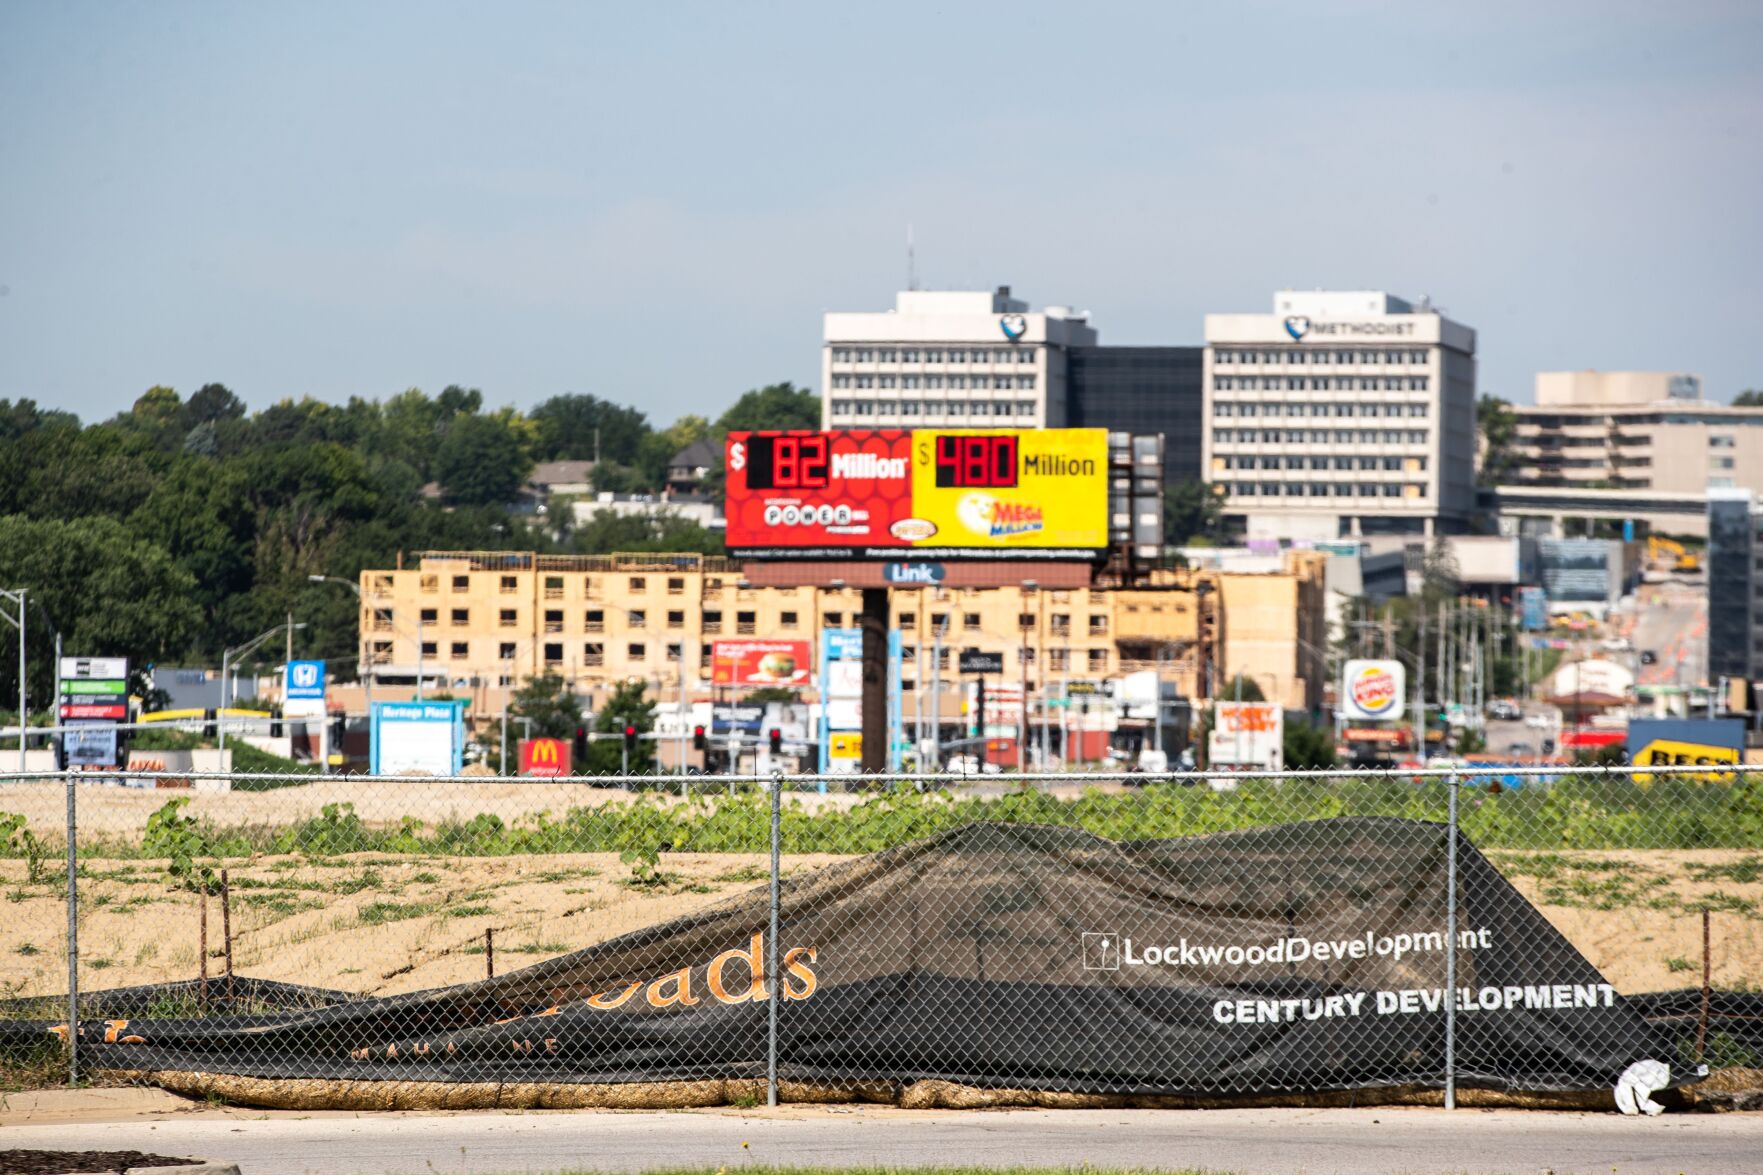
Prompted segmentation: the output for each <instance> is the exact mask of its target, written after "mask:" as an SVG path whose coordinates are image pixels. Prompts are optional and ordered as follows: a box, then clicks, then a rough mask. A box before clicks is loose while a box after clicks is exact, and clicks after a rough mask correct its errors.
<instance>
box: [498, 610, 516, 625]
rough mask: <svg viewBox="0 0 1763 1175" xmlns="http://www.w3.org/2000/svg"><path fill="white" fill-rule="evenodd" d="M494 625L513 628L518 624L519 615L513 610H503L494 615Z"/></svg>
mask: <svg viewBox="0 0 1763 1175" xmlns="http://www.w3.org/2000/svg"><path fill="white" fill-rule="evenodd" d="M496 623H497V624H499V625H500V626H501V627H503V628H514V627H516V626H517V625H519V623H520V614H519V613H518V612H516V611H515V610H514V609H513V608H504V609H502V610H501V611H500V612H498V613H496Z"/></svg>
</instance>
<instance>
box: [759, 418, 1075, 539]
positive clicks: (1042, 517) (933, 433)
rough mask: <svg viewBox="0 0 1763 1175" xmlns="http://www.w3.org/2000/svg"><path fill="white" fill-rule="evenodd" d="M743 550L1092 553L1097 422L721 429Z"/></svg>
mask: <svg viewBox="0 0 1763 1175" xmlns="http://www.w3.org/2000/svg"><path fill="white" fill-rule="evenodd" d="M725 457H726V465H727V471H728V481H727V486H728V501H727V509H726V513H727V515H728V531H727V539H726V541H727V543H728V547H729V552H730V554H732V555H735V556H736V557H740V558H798V559H803V558H808V559H812V558H867V559H899V558H900V557H901V556H902V555H904V554H908V553H910V554H912V555H914V556H917V557H920V558H924V559H931V560H934V559H940V558H968V559H985V558H991V559H996V558H1043V559H1090V558H1093V557H1095V555H1096V554H1097V552H1099V551H1101V550H1102V549H1104V548H1106V547H1107V545H1108V433H1107V431H1106V430H1105V429H1099V428H1066V429H1027V430H1018V429H920V430H917V431H907V430H904V429H877V430H863V429H857V430H841V431H836V432H810V431H806V430H795V431H789V432H731V433H730V434H729V435H728V440H727V448H726V451H725Z"/></svg>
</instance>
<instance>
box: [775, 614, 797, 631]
mask: <svg viewBox="0 0 1763 1175" xmlns="http://www.w3.org/2000/svg"><path fill="white" fill-rule="evenodd" d="M777 624H778V627H779V628H794V627H796V624H797V619H796V614H795V613H794V612H779V613H778V615H777Z"/></svg>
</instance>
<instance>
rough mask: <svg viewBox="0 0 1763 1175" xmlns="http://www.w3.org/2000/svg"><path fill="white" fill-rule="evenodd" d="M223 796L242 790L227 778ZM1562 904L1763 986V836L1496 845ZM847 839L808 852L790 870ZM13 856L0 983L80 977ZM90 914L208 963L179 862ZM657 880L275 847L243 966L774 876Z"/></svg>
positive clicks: (677, 902)
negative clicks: (1747, 845) (1699, 844)
mask: <svg viewBox="0 0 1763 1175" xmlns="http://www.w3.org/2000/svg"><path fill="white" fill-rule="evenodd" d="M222 798H224V797H222ZM1491 856H1492V857H1493V859H1494V860H1495V862H1496V864H1498V865H1499V866H1500V868H1501V869H1502V870H1504V871H1505V872H1506V873H1507V875H1508V876H1509V877H1511V878H1512V879H1513V881H1514V882H1515V883H1516V884H1517V886H1518V888H1519V889H1520V891H1521V892H1523V893H1524V894H1525V896H1526V897H1528V898H1529V899H1530V900H1532V901H1533V902H1536V903H1537V904H1538V905H1539V906H1540V908H1541V909H1542V911H1543V913H1544V914H1545V915H1546V916H1547V917H1548V918H1549V920H1550V921H1551V922H1552V923H1553V924H1554V925H1555V926H1556V927H1557V928H1558V929H1559V930H1561V931H1562V933H1563V934H1565V935H1566V936H1567V938H1568V940H1569V941H1570V942H1572V943H1573V944H1574V945H1575V946H1576V947H1577V948H1578V949H1579V950H1580V951H1581V952H1582V953H1583V954H1585V955H1586V956H1587V958H1589V959H1590V960H1591V961H1592V963H1593V964H1595V965H1596V966H1597V967H1598V968H1599V969H1600V970H1602V971H1603V973H1604V974H1605V975H1606V976H1607V977H1608V978H1609V979H1610V981H1611V982H1612V983H1613V984H1615V985H1616V987H1617V988H1618V989H1620V990H1623V991H1653V990H1660V989H1664V988H1672V987H1687V986H1692V985H1694V984H1696V983H1699V982H1700V971H1701V917H1700V913H1699V909H1697V908H1696V907H1697V904H1698V903H1706V904H1709V905H1711V906H1712V907H1714V909H1715V913H1714V914H1713V964H1714V968H1713V969H1714V983H1715V985H1716V986H1719V987H1737V986H1746V985H1748V986H1752V987H1755V986H1759V985H1763V854H1759V853H1747V852H1737V851H1715V850H1708V851H1696V852H1659V851H1645V852H1642V851H1629V852H1608V853H1518V852H1497V853H1493V854H1491ZM836 859H837V858H833V857H790V858H786V859H785V867H786V870H788V871H790V872H794V871H797V870H802V869H812V868H816V867H818V866H820V865H822V864H824V863H826V862H828V861H832V860H836ZM26 868H27V867H26V863H25V862H23V861H16V860H4V861H0V892H3V896H4V898H5V904H4V905H3V906H0V917H3V918H4V919H5V926H6V932H7V933H6V935H5V937H4V946H0V994H9V995H38V994H49V993H53V992H58V991H62V990H64V989H65V985H66V974H67V962H66V954H65V945H64V933H65V926H66V913H65V909H64V906H63V904H62V888H61V885H62V883H61V880H60V878H59V876H55V875H46V876H45V877H44V879H43V880H40V881H38V882H37V883H35V884H31V883H30V882H29V881H28V880H27V878H26ZM85 868H86V869H87V870H88V871H89V877H90V880H89V881H88V882H86V883H85V884H84V887H83V889H82V895H83V898H82V905H81V916H80V936H81V964H82V965H81V974H82V983H83V984H84V985H85V986H87V987H88V988H93V989H95V988H100V987H119V986H125V985H128V984H136V983H151V982H160V981H164V980H169V979H186V978H190V977H192V976H194V975H195V974H196V971H197V941H198V910H197V902H198V899H197V897H196V895H195V894H193V893H190V892H188V891H185V890H180V889H177V888H174V887H173V886H172V884H171V882H170V880H169V879H168V877H167V874H166V872H165V863H164V862H163V861H150V860H126V861H105V860H91V861H88V862H86V865H85ZM662 868H663V869H664V870H665V871H666V873H667V874H668V875H669V876H667V877H665V878H664V879H662V881H661V882H660V883H659V884H653V885H638V884H634V883H633V877H632V871H631V867H630V866H629V865H627V864H624V863H622V862H620V861H619V859H618V857H617V856H616V855H613V854H609V853H602V854H570V855H555V856H527V855H521V856H509V857H434V856H393V855H388V854H382V853H359V854H350V855H346V856H334V857H322V858H316V859H307V858H303V857H262V858H258V859H256V860H253V861H251V862H249V863H242V864H240V865H238V866H237V867H235V868H233V869H232V870H231V873H230V876H231V878H232V882H233V886H234V905H233V927H234V934H235V948H234V967H235V968H236V970H238V971H239V972H240V973H242V974H247V975H252V976H258V977H262V978H266V979H279V980H285V981H288V982H292V983H303V984H310V985H313V986H317V987H333V988H342V989H345V990H349V991H357V992H364V993H372V994H381V995H383V994H391V993H395V992H405V991H415V990H419V989H422V988H428V987H437V986H443V985H446V984H452V983H459V982H463V981H466V980H471V979H477V978H480V977H482V976H483V974H484V954H483V941H484V930H485V928H486V927H494V928H495V931H496V969H497V971H498V972H499V973H500V972H506V971H510V970H513V969H515V968H517V967H520V966H523V965H525V964H527V963H532V962H537V961H539V960H541V959H545V958H549V957H551V956H554V955H559V954H563V953H565V952H568V951H573V950H579V949H581V948H582V947H585V946H589V945H591V944H593V943H596V942H600V941H603V940H605V939H608V938H612V937H615V936H617V935H620V934H624V933H626V932H628V931H631V930H635V929H638V928H640V927H643V926H648V925H653V924H656V923H659V922H663V921H665V920H667V919H669V918H672V917H675V916H678V915H680V914H683V913H686V912H689V911H691V910H694V909H699V908H702V907H703V906H705V905H708V904H710V903H713V902H716V901H718V900H720V899H721V898H723V897H726V896H728V895H730V894H733V893H736V892H739V891H741V890H743V889H746V888H749V887H751V886H754V885H758V884H762V883H763V881H764V877H765V869H766V861H765V859H764V857H762V856H760V855H757V854H701V855H694V854H668V855H667V856H666V857H665V858H664V859H663V862H662ZM209 935H210V938H209V945H210V948H211V950H210V953H211V955H212V956H213V959H212V961H211V964H210V972H211V974H218V972H219V969H220V960H219V951H220V915H219V909H218V903H213V904H211V906H210V911H209Z"/></svg>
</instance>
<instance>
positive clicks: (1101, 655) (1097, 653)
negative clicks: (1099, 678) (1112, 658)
mask: <svg viewBox="0 0 1763 1175" xmlns="http://www.w3.org/2000/svg"><path fill="white" fill-rule="evenodd" d="M1107 668H1108V650H1107V649H1091V650H1090V672H1091V673H1101V672H1103V671H1105V670H1106V669H1107Z"/></svg>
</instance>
